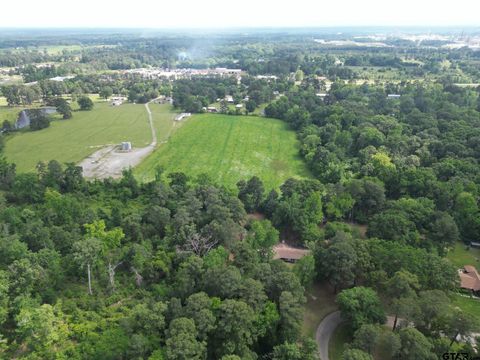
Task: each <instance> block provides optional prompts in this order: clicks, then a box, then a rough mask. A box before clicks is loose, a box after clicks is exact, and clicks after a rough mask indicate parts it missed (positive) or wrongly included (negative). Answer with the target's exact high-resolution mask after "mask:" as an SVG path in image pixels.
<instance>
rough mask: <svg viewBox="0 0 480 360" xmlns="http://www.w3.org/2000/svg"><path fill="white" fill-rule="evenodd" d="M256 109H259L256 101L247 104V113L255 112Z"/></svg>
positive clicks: (249, 101)
mask: <svg viewBox="0 0 480 360" xmlns="http://www.w3.org/2000/svg"><path fill="white" fill-rule="evenodd" d="M256 108H257V103H256V102H255V101H254V100H248V101H247V102H246V103H245V109H246V110H247V113H251V112H254V111H255V109H256Z"/></svg>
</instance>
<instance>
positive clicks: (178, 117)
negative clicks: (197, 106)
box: [175, 113, 192, 121]
mask: <svg viewBox="0 0 480 360" xmlns="http://www.w3.org/2000/svg"><path fill="white" fill-rule="evenodd" d="M189 116H192V113H181V114H178V115H177V116H175V121H182V120H183V119H185V118H187V117H189Z"/></svg>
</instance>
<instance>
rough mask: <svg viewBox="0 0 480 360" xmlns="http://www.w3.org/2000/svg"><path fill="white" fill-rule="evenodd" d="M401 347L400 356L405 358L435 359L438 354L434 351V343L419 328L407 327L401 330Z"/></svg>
mask: <svg viewBox="0 0 480 360" xmlns="http://www.w3.org/2000/svg"><path fill="white" fill-rule="evenodd" d="M399 334H400V341H401V344H402V345H401V348H400V351H399V355H398V356H399V357H400V358H401V359H405V360H434V359H437V356H436V355H435V354H434V353H433V352H432V348H433V346H432V344H431V343H430V341H429V340H428V339H427V338H426V337H425V336H424V335H423V334H422V333H421V332H420V331H418V330H417V329H414V328H410V327H408V328H405V329H402V330H400V332H399Z"/></svg>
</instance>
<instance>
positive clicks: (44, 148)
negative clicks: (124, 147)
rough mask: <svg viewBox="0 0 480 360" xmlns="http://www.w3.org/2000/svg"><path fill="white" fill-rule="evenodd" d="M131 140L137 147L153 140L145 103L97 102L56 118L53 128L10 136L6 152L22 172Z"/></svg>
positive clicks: (83, 156) (74, 158)
mask: <svg viewBox="0 0 480 360" xmlns="http://www.w3.org/2000/svg"><path fill="white" fill-rule="evenodd" d="M121 141H131V142H132V143H133V146H135V147H143V146H146V145H148V144H149V143H150V142H151V132H150V127H149V124H148V115H147V111H146V110H145V106H144V105H134V104H123V105H121V106H118V107H113V106H110V105H109V103H108V102H97V103H95V107H94V109H93V110H92V111H75V112H74V113H73V118H71V119H68V120H56V121H53V122H52V123H51V125H50V127H49V128H47V129H43V130H39V131H24V132H19V133H16V134H13V135H9V136H8V138H7V140H6V146H5V155H6V157H7V159H8V160H9V161H11V162H14V163H16V164H17V170H18V171H19V172H25V171H31V170H34V169H35V166H36V164H37V163H38V162H39V161H44V162H48V161H50V160H52V159H55V160H58V161H59V162H61V163H65V162H75V163H76V162H78V161H80V160H82V159H83V158H85V157H86V156H88V155H90V154H91V153H93V152H95V151H96V150H98V149H100V148H101V147H103V146H105V145H108V144H117V143H120V142H121Z"/></svg>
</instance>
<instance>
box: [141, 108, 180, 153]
mask: <svg viewBox="0 0 480 360" xmlns="http://www.w3.org/2000/svg"><path fill="white" fill-rule="evenodd" d="M148 106H149V108H150V111H151V112H152V119H153V126H154V127H155V131H156V133H157V141H158V143H159V144H160V143H162V142H163V141H166V140H167V139H168V138H169V137H170V135H172V133H173V131H174V130H176V129H177V128H178V127H179V125H182V124H183V122H177V121H174V119H175V116H176V115H177V114H178V111H175V110H174V109H173V106H171V105H170V104H155V103H151V104H149V105H148Z"/></svg>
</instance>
